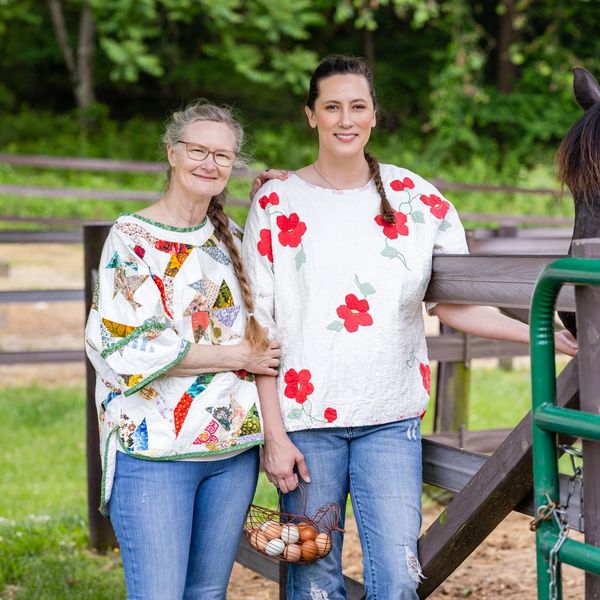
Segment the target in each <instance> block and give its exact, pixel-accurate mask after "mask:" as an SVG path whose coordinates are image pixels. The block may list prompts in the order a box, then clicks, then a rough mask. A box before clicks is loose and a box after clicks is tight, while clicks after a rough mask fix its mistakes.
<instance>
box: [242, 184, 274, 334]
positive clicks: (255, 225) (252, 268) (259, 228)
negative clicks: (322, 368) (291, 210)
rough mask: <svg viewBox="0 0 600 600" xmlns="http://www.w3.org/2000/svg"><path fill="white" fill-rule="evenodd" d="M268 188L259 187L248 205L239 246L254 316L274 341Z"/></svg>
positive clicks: (272, 266) (272, 195) (267, 186)
mask: <svg viewBox="0 0 600 600" xmlns="http://www.w3.org/2000/svg"><path fill="white" fill-rule="evenodd" d="M265 188H266V189H269V184H267V185H266V186H263V187H262V188H261V189H260V190H259V191H258V193H257V194H256V196H255V197H254V200H253V202H252V205H251V207H250V212H249V213H248V219H247V221H246V227H245V228H244V239H243V242H242V259H243V262H244V266H245V268H246V271H247V273H248V279H249V282H250V287H251V289H252V294H253V299H254V316H255V317H256V319H257V321H258V322H259V323H260V324H261V325H262V326H263V327H267V328H268V329H269V337H270V338H271V339H274V338H276V337H277V325H276V323H275V319H274V294H273V290H274V275H273V268H274V265H273V244H272V241H271V239H272V238H271V224H270V217H269V212H268V207H269V199H271V200H273V198H274V197H275V196H277V194H276V192H267V193H266V194H265Z"/></svg>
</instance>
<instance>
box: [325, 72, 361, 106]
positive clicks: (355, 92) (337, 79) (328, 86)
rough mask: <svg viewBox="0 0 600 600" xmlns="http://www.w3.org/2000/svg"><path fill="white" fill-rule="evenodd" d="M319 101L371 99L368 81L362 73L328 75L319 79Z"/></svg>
mask: <svg viewBox="0 0 600 600" xmlns="http://www.w3.org/2000/svg"><path fill="white" fill-rule="evenodd" d="M318 99H319V100H320V101H321V102H327V101H334V100H350V101H352V100H372V98H371V90H370V88H369V82H368V81H367V78H366V77H365V76H364V75H354V74H347V75H330V76H329V77H325V78H324V79H321V81H319V96H318Z"/></svg>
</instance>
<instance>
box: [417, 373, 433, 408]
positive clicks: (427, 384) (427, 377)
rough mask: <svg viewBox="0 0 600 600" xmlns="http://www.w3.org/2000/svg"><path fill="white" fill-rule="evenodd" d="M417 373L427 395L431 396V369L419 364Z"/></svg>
mask: <svg viewBox="0 0 600 600" xmlns="http://www.w3.org/2000/svg"><path fill="white" fill-rule="evenodd" d="M419 371H421V378H422V379H423V387H424V388H425V390H426V391H427V393H428V394H431V367H430V366H429V365H426V364H425V363H421V364H420V365H419ZM421 418H422V417H421Z"/></svg>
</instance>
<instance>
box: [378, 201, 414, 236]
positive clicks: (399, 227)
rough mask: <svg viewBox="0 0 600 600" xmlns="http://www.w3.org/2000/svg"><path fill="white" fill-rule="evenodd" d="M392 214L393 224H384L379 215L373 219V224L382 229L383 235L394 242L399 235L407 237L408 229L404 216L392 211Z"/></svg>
mask: <svg viewBox="0 0 600 600" xmlns="http://www.w3.org/2000/svg"><path fill="white" fill-rule="evenodd" d="M392 212H393V213H394V222H393V223H386V222H385V221H384V220H383V217H382V216H381V215H377V216H376V217H375V223H377V225H379V226H381V227H383V235H385V237H388V238H390V240H395V239H396V238H397V237H398V236H399V235H408V227H407V226H406V215H405V214H404V213H402V212H398V211H396V210H394V209H392Z"/></svg>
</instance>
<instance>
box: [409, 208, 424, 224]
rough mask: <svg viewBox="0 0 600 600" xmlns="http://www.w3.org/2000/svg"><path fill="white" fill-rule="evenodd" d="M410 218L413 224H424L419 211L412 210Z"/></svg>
mask: <svg viewBox="0 0 600 600" xmlns="http://www.w3.org/2000/svg"><path fill="white" fill-rule="evenodd" d="M410 216H411V218H412V220H413V221H414V222H415V223H425V217H424V216H423V213H422V212H421V211H420V210H413V211H412V212H411V213H410Z"/></svg>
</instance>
